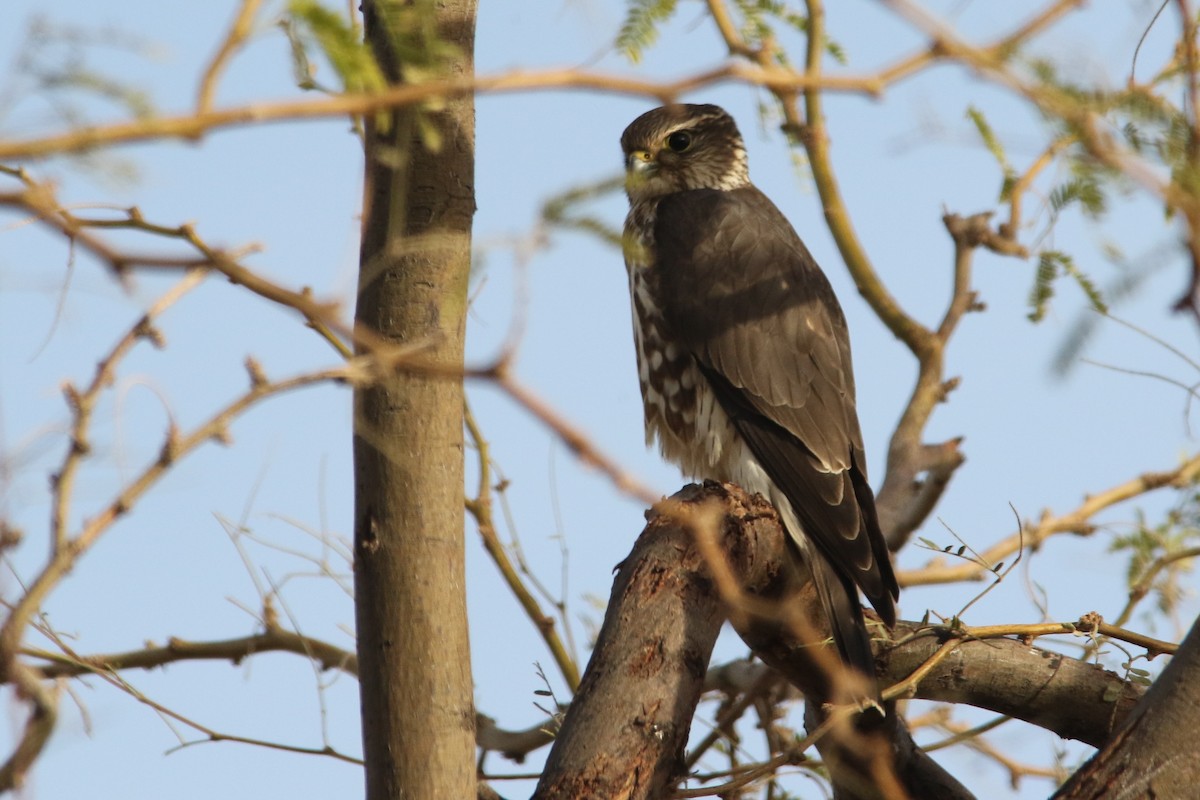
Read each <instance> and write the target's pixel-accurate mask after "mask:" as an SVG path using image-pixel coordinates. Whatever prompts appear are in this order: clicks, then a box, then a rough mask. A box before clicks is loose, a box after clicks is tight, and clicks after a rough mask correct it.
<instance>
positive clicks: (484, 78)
mask: <svg viewBox="0 0 1200 800" xmlns="http://www.w3.org/2000/svg"><path fill="white" fill-rule="evenodd" d="M726 81H737V82H740V83H745V84H748V85H752V86H764V87H769V88H779V89H785V88H790V89H795V88H801V87H804V86H808V85H812V84H813V83H814V80H813V79H812V78H809V77H806V76H804V75H796V74H794V73H791V72H789V71H786V70H781V69H773V68H772V69H763V68H760V67H753V66H747V65H745V64H738V63H729V64H723V65H720V66H716V67H713V68H711V69H708V70H704V71H701V72H697V73H695V74H692V75H689V76H685V77H683V78H680V79H678V80H674V81H652V80H645V79H642V78H635V77H631V76H626V75H612V74H606V73H599V72H588V71H584V70H578V69H546V70H512V71H509V72H504V73H500V74H497V75H481V76H476V77H464V78H448V79H443V80H431V81H429V82H426V83H418V84H401V85H398V86H394V87H392V88H389V89H385V90H382V91H379V92H371V93H365V92H364V93H348V94H341V95H335V96H332V97H322V98H317V99H303V100H282V101H276V102H262V103H253V104H249V105H243V106H235V107H232V108H225V109H216V110H210V111H204V112H202V113H196V112H191V113H186V114H180V115H175V116H164V117H149V118H146V119H138V120H130V121H127V122H117V123H111V124H108V125H96V126H91V127H88V128H79V129H76V130H71V131H65V132H63V133H57V134H50V135H46V136H40V137H31V138H27V139H10V140H8V141H0V159H5V160H16V159H31V158H45V157H47V156H52V155H62V154H68V153H78V152H83V151H88V150H93V149H95V148H97V147H107V146H112V145H118V144H131V143H137V142H146V141H156V140H163V139H189V140H196V139H200V138H203V137H204V136H205V135H206V134H207V133H209V132H212V131H215V130H220V129H223V128H230V127H239V126H246V125H259V124H263V123H268V122H288V121H295V120H305V119H326V118H329V117H341V116H351V115H360V114H370V113H373V112H376V111H383V110H389V109H397V108H403V107H406V106H413V105H418V104H422V103H426V102H429V101H432V100H443V99H452V98H456V97H462V96H464V95H469V94H473V93H474V94H501V93H512V92H528V91H536V90H561V89H583V90H592V91H599V92H608V93H612V94H627V95H633V96H639V97H650V98H656V99H659V100H661V101H662V102H670V101H672V100H674V99H675V98H677V97H679V96H680V95H682V94H686V93H687V92H691V91H695V90H696V89H701V88H704V87H706V86H711V85H713V84H717V83H722V82H726ZM822 83H823V85H824V86H825V87H826V88H828V89H830V90H832V91H843V92H850V93H856V94H867V95H875V94H877V93H878V92H879V91H881V90H882V88H883V86H882V84H881V83H880V82H879V80H878V78H876V77H874V76H870V75H868V76H844V77H828V78H824V79H822Z"/></svg>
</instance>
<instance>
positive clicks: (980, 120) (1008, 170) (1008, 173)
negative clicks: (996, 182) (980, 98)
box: [967, 106, 1017, 200]
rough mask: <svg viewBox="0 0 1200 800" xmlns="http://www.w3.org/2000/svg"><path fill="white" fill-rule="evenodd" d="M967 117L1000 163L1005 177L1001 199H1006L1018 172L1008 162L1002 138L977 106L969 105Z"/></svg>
mask: <svg viewBox="0 0 1200 800" xmlns="http://www.w3.org/2000/svg"><path fill="white" fill-rule="evenodd" d="M967 119H969V120H971V122H972V123H974V125H975V130H976V131H978V132H979V138H981V139H983V145H984V147H986V148H987V149H988V152H989V153H991V154H992V158H994V159H996V163H997V164H999V165H1000V171H1001V172H1002V173H1003V175H1004V179H1003V181H1002V182H1001V184H1000V199H1001V200H1006V199H1007V198H1008V195H1009V192H1011V191H1012V187H1013V184H1015V183H1016V180H1017V173H1016V171H1015V170H1014V169H1013V168H1012V165H1011V164H1009V163H1008V156H1007V155H1006V154H1005V152H1004V145H1002V144H1001V143H1000V139H999V138H998V137H997V136H996V132H995V131H993V130H992V126H991V125H989V124H988V121H987V119H986V118H985V117H984V116H983V112H982V111H980V110H979V109H978V108H976V107H975V106H968V107H967Z"/></svg>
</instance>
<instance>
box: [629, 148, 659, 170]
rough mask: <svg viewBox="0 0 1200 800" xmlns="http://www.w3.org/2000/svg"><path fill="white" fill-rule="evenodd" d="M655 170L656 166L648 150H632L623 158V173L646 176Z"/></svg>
mask: <svg viewBox="0 0 1200 800" xmlns="http://www.w3.org/2000/svg"><path fill="white" fill-rule="evenodd" d="M655 169H658V164H657V163H655V161H654V157H653V156H651V155H650V151H648V150H634V151H633V152H632V153H630V154H629V155H627V156H625V171H626V172H627V173H629V174H630V175H646V174H647V173H649V172H652V171H653V170H655Z"/></svg>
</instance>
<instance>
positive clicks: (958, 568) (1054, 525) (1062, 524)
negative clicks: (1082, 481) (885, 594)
mask: <svg viewBox="0 0 1200 800" xmlns="http://www.w3.org/2000/svg"><path fill="white" fill-rule="evenodd" d="M1198 478H1200V455H1194V456H1192V457H1190V458H1189V459H1187V460H1186V461H1184V462H1183V463H1182V464H1180V465H1179V466H1178V467H1176V468H1175V469H1173V470H1166V471H1163V472H1146V473H1143V474H1142V475H1139V476H1137V477H1136V478H1132V479H1131V480H1128V481H1125V482H1124V483H1120V484H1118V485H1116V486H1113V487H1111V488H1109V489H1106V490H1104V491H1102V492H1098V493H1097V494H1093V495H1090V496H1088V497H1087V498H1085V499H1084V501H1083V503H1081V504H1080V505H1079V507H1078V508H1076V509H1075V510H1073V511H1070V512H1068V513H1066V514H1062V515H1060V516H1055V515H1053V514H1051V513H1050V512H1049V511H1046V512H1044V513H1043V514H1042V517H1041V519H1039V520H1038V521H1037V522H1028V523H1025V524H1024V525H1023V526H1022V527H1023V531H1018V532H1017V533H1014V534H1012V535H1010V536H1008V537H1006V538H1004V539H1002V540H1000V541H999V542H996V543H995V544H994V545H992V546H991V547H989V548H988V549H986V550H983V551H981V552H980V560H979V562H978V563H976V562H975V561H964V562H962V563H958V564H947V563H945V559H944V558H943V557H941V556H938V557H936V558H934V559H932V560H931V561H929V562H928V563H927V564H926V565H925V566H924V567H921V568H919V569H915V570H900V571H899V572H898V573H897V575H896V577H897V579H898V580H899V581H900V585H901V586H921V585H926V584H935V583H956V582H958V581H979V580H984V579H986V578H988V577H990V576H991V575H992V572H991V570H990V569H988V568H987V567H986V566H984V565H986V564H997V563H999V562H1001V561H1005V560H1006V559H1008V558H1009V557H1010V556H1011V555H1013V554H1014V553H1016V552H1018V551H1019V550H1020V549H1021V548H1022V546H1024V547H1025V548H1026V549H1035V548H1037V547H1038V546H1039V545H1041V544H1042V543H1043V542H1045V541H1046V540H1047V539H1049V538H1050V537H1052V536H1055V535H1057V534H1061V533H1072V534H1076V535H1080V536H1087V535H1089V534H1091V533H1092V532H1093V531H1095V529H1096V525H1095V523H1094V522H1093V521H1092V518H1093V517H1095V515H1096V514H1098V513H1100V512H1101V511H1104V510H1105V509H1107V508H1110V507H1112V506H1115V505H1118V504H1120V503H1124V502H1126V501H1128V500H1132V499H1134V498H1137V497H1140V496H1142V495H1144V494H1147V493H1149V492H1152V491H1155V490H1156V489H1162V488H1168V487H1169V488H1174V489H1182V488H1185V487H1187V486H1190V485H1192V484H1194V483H1195V482H1196V481H1197V479H1198ZM1022 542H1023V544H1022Z"/></svg>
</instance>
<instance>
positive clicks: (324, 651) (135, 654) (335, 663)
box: [21, 626, 358, 678]
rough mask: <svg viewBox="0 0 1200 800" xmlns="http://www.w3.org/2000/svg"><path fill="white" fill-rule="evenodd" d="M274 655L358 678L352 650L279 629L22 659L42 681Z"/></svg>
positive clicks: (36, 652) (32, 653) (31, 654)
mask: <svg viewBox="0 0 1200 800" xmlns="http://www.w3.org/2000/svg"><path fill="white" fill-rule="evenodd" d="M271 652H284V653H295V654H297V655H302V656H307V657H308V658H310V659H312V660H313V661H315V662H316V663H317V664H318V665H319V666H320V668H321V669H322V670H330V669H336V670H340V671H342V672H345V673H347V674H350V675H357V674H358V657H357V656H356V655H355V654H354V652H353V651H348V650H345V649H343V648H340V647H337V646H336V645H333V644H330V643H329V642H325V641H322V640H320V639H316V638H313V637H311V636H303V635H301V634H299V633H295V632H293V631H289V630H286V629H284V628H280V627H277V626H274V627H270V628H268V629H266V630H264V631H262V632H261V633H257V634H253V635H251V636H241V637H238V638H236V639H222V640H218V641H209V642H200V641H194V640H190V639H180V638H177V637H174V636H173V637H171V638H170V639H168V640H167V643H166V644H165V645H162V646H147V647H144V648H142V649H139V650H126V651H123V652H118V653H97V654H95V655H86V656H80V655H76V654H62V653H53V652H50V651H47V650H40V649H36V648H29V647H26V648H22V649H21V654H22V655H24V656H25V657H26V658H32V659H36V662H31V663H30V664H29V666H30V667H32V668H33V669H35V670H37V673H38V675H39V676H41V677H43V678H77V677H80V676H83V675H92V674H96V673H100V672H120V671H124V670H131V669H144V670H149V669H156V668H159V667H164V666H166V665H168V664H174V663H177V662H181V661H228V662H230V663H231V664H240V663H241V662H242V661H243V660H244V659H246V658H248V657H250V656H253V655H257V654H259V653H271Z"/></svg>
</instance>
